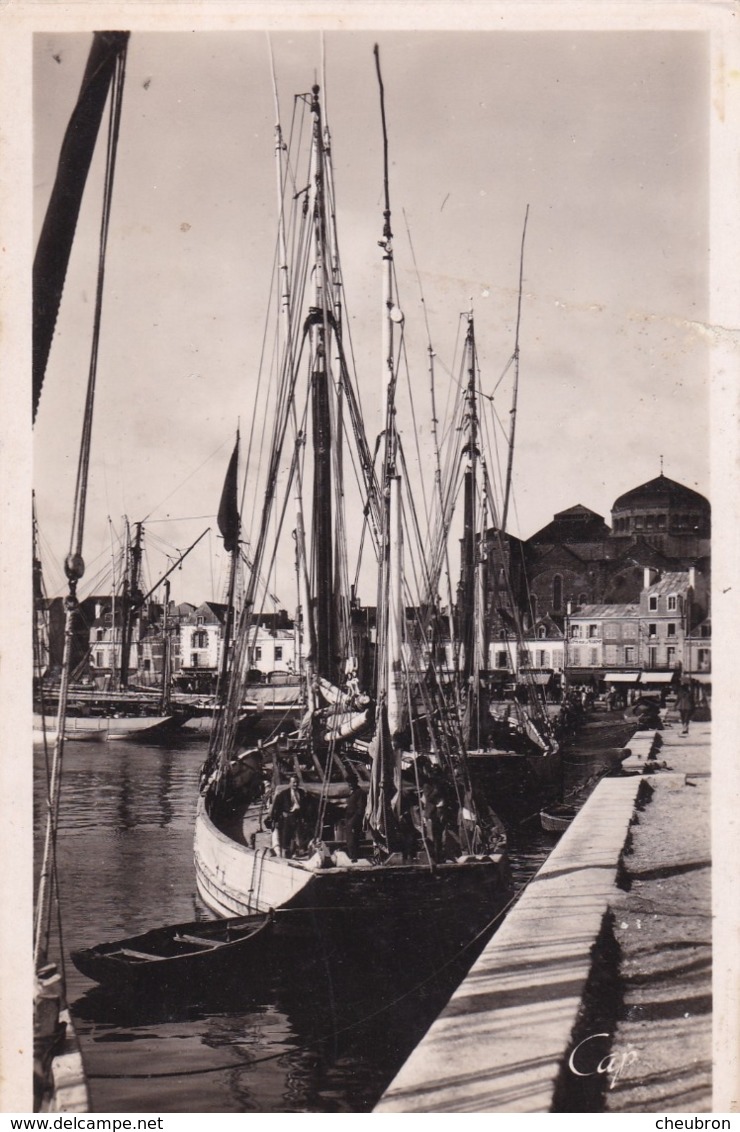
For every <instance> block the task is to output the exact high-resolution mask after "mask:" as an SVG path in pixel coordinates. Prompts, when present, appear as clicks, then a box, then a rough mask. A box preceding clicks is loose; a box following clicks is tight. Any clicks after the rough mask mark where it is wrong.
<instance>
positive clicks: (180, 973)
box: [72, 911, 274, 989]
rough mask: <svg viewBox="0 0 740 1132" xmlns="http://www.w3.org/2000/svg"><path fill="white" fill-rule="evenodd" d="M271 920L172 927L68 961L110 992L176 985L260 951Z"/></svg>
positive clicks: (258, 917)
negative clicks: (138, 987) (129, 988)
mask: <svg viewBox="0 0 740 1132" xmlns="http://www.w3.org/2000/svg"><path fill="white" fill-rule="evenodd" d="M273 920H274V915H273V913H272V912H271V911H270V912H261V913H255V914H253V915H249V916H235V917H232V918H230V919H226V920H206V921H202V920H196V921H192V922H190V923H186V924H172V925H170V926H168V927H162V928H153V929H152V930H151V931H148V932H144V933H143V934H142V935H136V936H131V937H130V938H128V939H120V940H116V941H115V942H113V943H99V944H96V946H95V947H87V948H84V949H82V950H80V951H73V952H72V962H73V963H74V965H75V967H76V968H77V970H78V971H81V972H82V974H83V975H87V977H88V978H89V979H94V980H95V982H98V983H102V984H104V985H105V986H107V987H111V988H112V989H115V988H121V989H124V988H126V987H131V986H140V985H144V984H145V985H147V986H152V987H153V986H155V985H158V986H160V988H161V989H165V988H166V987H167V986H169V985H178V986H181V985H182V981H183V980H185V979H191V978H193V977H197V976H199V975H206V974H211V973H212V972H213V973H215V972H217V971H223V970H226V969H228V968H229V967H230V966H231V965H232V964H234V965H235V964H237V963H241V962H242V961H243V960H244V958H245V956H247V955H250V956H251V955H252V954H257V953H259V951H260V949H261V948H263V947H265V945H267V944H268V942H269V940H270V938H271V935H272V925H273Z"/></svg>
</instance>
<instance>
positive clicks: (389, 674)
mask: <svg viewBox="0 0 740 1132" xmlns="http://www.w3.org/2000/svg"><path fill="white" fill-rule="evenodd" d="M374 50H375V65H376V69H377V73H378V84H379V86H380V112H381V120H382V127H383V191H384V208H383V238H382V240H380V241H379V245H380V247H381V248H382V250H383V310H382V328H383V331H382V359H381V366H382V368H381V380H382V389H383V396H384V413H385V451H384V461H383V463H384V467H383V492H384V497H385V537H384V540H383V542H384V546H383V555H382V559H381V585H380V594H381V610H382V616H383V617H385V618H386V634H385V636H386V640H385V653H386V655H385V672H383V673H379V677H380V680H381V687H382V686H383V684H384V685H385V691H386V705H387V711H388V728H389V731H390V734H391V737H393V736H394V735H397V734H398V733H399V732H400V731H401V729H402V727H403V722H404V718H405V714H406V713H405V697H404V690H403V672H402V667H403V653H402V646H403V621H404V613H403V593H402V579H403V561H402V559H403V546H402V522H401V480H400V477H399V476H398V471H397V448H398V438H397V435H396V408H395V391H396V370H395V353H394V329H395V326H396V324H397V323H400V322H401V321H402V319H403V316H402V314H401V312H400V310H399V309H398V308H397V307H396V306H395V304H394V285H393V233H392V230H391V204H390V189H389V183H388V132H387V129H386V120H385V92H384V89H383V80H382V76H381V73H380V55H379V51H378V47H377V44H376V46H375V49H374Z"/></svg>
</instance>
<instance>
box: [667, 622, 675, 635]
mask: <svg viewBox="0 0 740 1132" xmlns="http://www.w3.org/2000/svg"><path fill="white" fill-rule="evenodd" d="M675 635H676V623H675V621H669V622H668V636H669V637H675Z"/></svg>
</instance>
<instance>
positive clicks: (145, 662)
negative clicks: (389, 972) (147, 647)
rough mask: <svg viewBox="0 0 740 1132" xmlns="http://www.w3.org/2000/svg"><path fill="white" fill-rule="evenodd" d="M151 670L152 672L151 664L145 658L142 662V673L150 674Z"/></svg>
mask: <svg viewBox="0 0 740 1132" xmlns="http://www.w3.org/2000/svg"><path fill="white" fill-rule="evenodd" d="M151 670H152V662H151V660H150V659H149V657H146V658H145V660H144V671H145V672H151Z"/></svg>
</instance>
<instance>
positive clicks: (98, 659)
mask: <svg viewBox="0 0 740 1132" xmlns="http://www.w3.org/2000/svg"><path fill="white" fill-rule="evenodd" d="M702 651H706V650H702V649H699V656H701V654H702ZM95 667H96V668H105V655H104V654H103V651H102V649H101V650H100V652H96V653H95Z"/></svg>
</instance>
